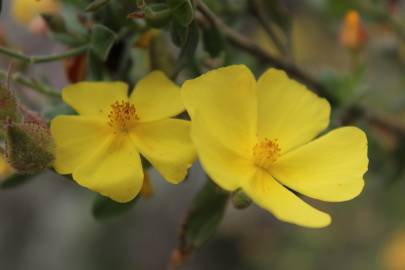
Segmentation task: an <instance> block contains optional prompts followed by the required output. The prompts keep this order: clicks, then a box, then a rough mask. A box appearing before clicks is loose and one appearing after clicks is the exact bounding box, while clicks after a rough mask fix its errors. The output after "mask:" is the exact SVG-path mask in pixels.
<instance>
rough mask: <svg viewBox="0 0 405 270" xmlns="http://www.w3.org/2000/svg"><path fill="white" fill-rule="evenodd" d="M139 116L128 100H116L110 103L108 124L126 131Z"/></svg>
mask: <svg viewBox="0 0 405 270" xmlns="http://www.w3.org/2000/svg"><path fill="white" fill-rule="evenodd" d="M138 119H139V117H138V115H137V114H136V109H135V106H134V105H133V104H131V103H129V102H128V101H123V100H122V101H116V102H114V103H113V104H111V110H110V112H109V114H108V125H109V126H110V127H112V128H114V129H117V130H119V131H128V129H130V128H131V127H132V126H133V124H134V123H135V121H136V120H138Z"/></svg>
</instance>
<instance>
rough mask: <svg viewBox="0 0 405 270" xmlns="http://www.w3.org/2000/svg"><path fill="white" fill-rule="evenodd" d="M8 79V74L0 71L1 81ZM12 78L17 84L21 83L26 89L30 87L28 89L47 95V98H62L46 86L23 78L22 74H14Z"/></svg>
mask: <svg viewBox="0 0 405 270" xmlns="http://www.w3.org/2000/svg"><path fill="white" fill-rule="evenodd" d="M7 77H8V74H7V72H4V71H0V78H1V79H4V78H7ZM11 78H12V79H13V80H14V81H15V82H17V83H19V84H21V85H23V86H26V87H28V88H30V89H32V90H35V91H36V92H38V93H40V94H43V95H46V96H49V97H52V98H60V94H59V93H57V92H56V91H51V90H50V89H49V86H47V85H44V84H42V83H40V82H38V81H35V80H32V79H28V78H25V77H23V76H21V74H19V73H15V74H13V75H12V76H11Z"/></svg>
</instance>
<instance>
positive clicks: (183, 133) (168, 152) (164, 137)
mask: <svg viewBox="0 0 405 270" xmlns="http://www.w3.org/2000/svg"><path fill="white" fill-rule="evenodd" d="M132 138H133V140H134V142H135V144H136V147H137V148H138V149H139V151H140V152H141V153H142V155H143V156H144V157H145V158H146V159H147V160H148V161H149V162H150V163H151V164H152V165H153V167H155V168H156V169H157V170H158V171H159V172H160V173H161V174H162V176H163V177H164V178H165V179H166V180H167V181H169V182H171V183H173V184H177V183H179V182H181V181H182V180H184V178H185V177H186V174H187V170H188V169H189V168H190V167H191V165H192V164H193V162H194V160H195V159H196V154H195V149H194V146H193V144H192V142H191V139H190V122H189V121H185V120H180V119H166V120H161V121H156V122H150V123H139V124H137V125H136V126H135V128H134V130H133V132H132Z"/></svg>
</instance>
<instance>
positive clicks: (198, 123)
mask: <svg viewBox="0 0 405 270" xmlns="http://www.w3.org/2000/svg"><path fill="white" fill-rule="evenodd" d="M191 125H192V126H191V139H192V140H193V143H194V145H195V147H196V149H197V153H198V157H199V159H200V162H201V164H202V166H203V167H204V169H205V171H206V173H207V174H208V175H209V176H210V177H211V179H212V180H213V181H214V182H215V183H217V184H218V185H219V186H220V187H222V188H223V189H225V190H228V191H233V190H236V189H237V188H239V187H240V186H241V184H242V183H244V182H246V181H248V180H249V179H250V178H251V176H252V175H253V174H254V171H255V168H254V166H253V164H252V162H251V161H250V160H249V159H248V158H246V157H242V156H240V155H239V154H238V153H237V152H235V151H234V150H233V149H230V148H228V147H226V146H225V145H224V144H223V143H222V142H220V141H219V140H218V138H217V137H215V136H214V135H213V134H211V133H210V131H211V129H208V128H207V126H206V125H204V122H202V119H201V118H200V117H199V115H198V114H195V116H194V119H193V122H192V124H191Z"/></svg>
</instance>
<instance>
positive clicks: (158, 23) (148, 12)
mask: <svg viewBox="0 0 405 270" xmlns="http://www.w3.org/2000/svg"><path fill="white" fill-rule="evenodd" d="M143 11H144V13H145V20H146V22H147V23H148V25H150V26H152V27H156V28H160V27H164V26H165V25H167V23H168V22H169V21H170V20H171V16H172V13H171V10H170V8H169V6H168V5H167V4H165V3H156V4H150V5H147V6H146V7H145V8H144V10H143Z"/></svg>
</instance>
